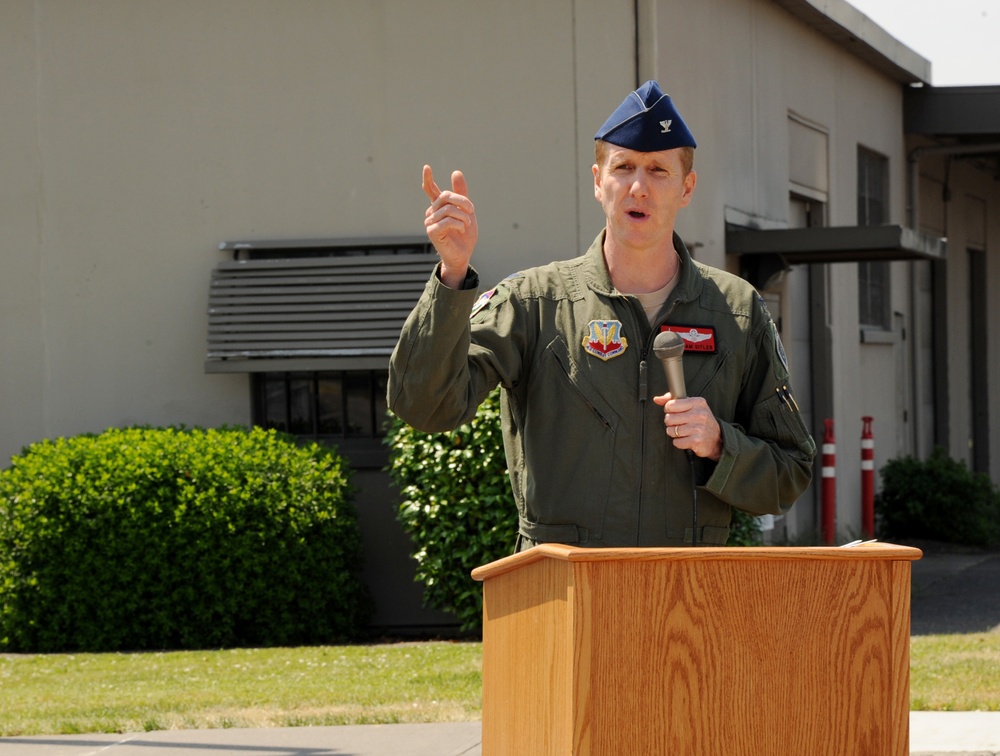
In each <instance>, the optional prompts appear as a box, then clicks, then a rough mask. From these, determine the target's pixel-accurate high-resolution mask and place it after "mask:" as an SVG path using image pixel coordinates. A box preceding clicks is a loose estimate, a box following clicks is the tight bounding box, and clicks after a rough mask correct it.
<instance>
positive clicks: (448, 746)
mask: <svg viewBox="0 0 1000 756" xmlns="http://www.w3.org/2000/svg"><path fill="white" fill-rule="evenodd" d="M917 545H918V546H920V547H921V548H924V558H923V559H922V560H920V561H918V562H914V563H913V593H912V602H911V616H912V619H911V628H912V633H913V634H914V635H921V634H927V633H956V632H957V633H967V632H1000V552H984V551H978V550H956V549H946V548H943V549H942V548H935V547H933V546H932V545H930V546H929V545H926V544H917ZM480 742H481V726H480V723H479V722H453V723H444V724H397V725H362V726H341V727H294V728H273V729H260V730H252V729H227V730H166V731H163V730H161V731H155V732H145V733H133V734H124V735H96V734H94V735H91V734H86V735H58V736H52V735H48V736H38V737H11V738H0V756H199V753H198V752H199V751H200V752H202V754H201V756H481V745H480ZM910 753H911V754H912V755H913V756H945V755H947V756H957V755H958V754H964V755H965V756H987V755H988V756H1000V712H965V711H963V712H911V713H910ZM526 756H530V754H526ZM616 756H617V755H616ZM844 756H850V755H849V754H845V755H844Z"/></svg>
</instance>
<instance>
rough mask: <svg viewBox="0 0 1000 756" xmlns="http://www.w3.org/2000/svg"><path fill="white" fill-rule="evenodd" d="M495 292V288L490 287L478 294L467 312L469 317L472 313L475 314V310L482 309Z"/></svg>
mask: <svg viewBox="0 0 1000 756" xmlns="http://www.w3.org/2000/svg"><path fill="white" fill-rule="evenodd" d="M496 293H497V290H496V289H490V290H489V291H484V292H483V293H482V294H480V295H479V299H477V300H476V302H475V304H473V305H472V312H470V313H469V317H470V318H471V317H472V316H473V315H475V314H476V313H477V312H479V311H480V310H481V309H483V308H484V307H485V306H486V304H487V303H488V302H489V301H490V300H491V299H492V298H493V295H494V294H496Z"/></svg>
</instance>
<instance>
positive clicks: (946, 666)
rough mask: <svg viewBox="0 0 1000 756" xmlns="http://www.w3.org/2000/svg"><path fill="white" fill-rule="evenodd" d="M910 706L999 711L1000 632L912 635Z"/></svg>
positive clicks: (937, 709)
mask: <svg viewBox="0 0 1000 756" xmlns="http://www.w3.org/2000/svg"><path fill="white" fill-rule="evenodd" d="M910 708H911V709H913V710H917V711H976V710H981V711H1000V631H994V632H991V633H970V634H968V635H920V636H914V637H913V638H911V639H910Z"/></svg>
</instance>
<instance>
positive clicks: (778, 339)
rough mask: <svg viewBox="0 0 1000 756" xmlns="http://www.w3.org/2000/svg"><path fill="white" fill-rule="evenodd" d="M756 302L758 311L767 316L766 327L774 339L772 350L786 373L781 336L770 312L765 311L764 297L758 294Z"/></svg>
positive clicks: (785, 357) (785, 355)
mask: <svg viewBox="0 0 1000 756" xmlns="http://www.w3.org/2000/svg"><path fill="white" fill-rule="evenodd" d="M757 301H758V302H759V303H760V309H761V310H763V311H764V314H765V315H766V316H767V322H768V325H770V327H771V336H773V337H774V348H775V351H777V353H778V359H779V360H781V366H782V367H783V368H785V372H786V373H787V372H788V355H787V354H785V345H784V344H782V343H781V336H780V335H779V333H778V326H777V325H775V323H774V318H772V317H771V311H770V310H768V309H767V302H765V301H764V297H762V296H761V295H760V294H758V295H757Z"/></svg>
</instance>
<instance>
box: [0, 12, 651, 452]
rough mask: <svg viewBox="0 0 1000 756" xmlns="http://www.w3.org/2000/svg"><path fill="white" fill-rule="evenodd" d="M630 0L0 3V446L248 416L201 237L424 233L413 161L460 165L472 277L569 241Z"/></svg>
mask: <svg viewBox="0 0 1000 756" xmlns="http://www.w3.org/2000/svg"><path fill="white" fill-rule="evenodd" d="M630 9H631V3H630V2H624V1H623V0H614V1H613V2H607V1H606V0H601V1H598V0H566V1H565V2H559V3H542V4H538V3H534V2H528V1H527V0H524V1H523V2H504V3H464V4H463V3H459V4H455V3H448V2H439V1H435V0H422V1H421V2H419V3H413V2H407V1H406V0H397V1H395V2H393V1H386V2H365V3H349V2H311V1H308V2H307V1H305V0H303V1H293V2H283V3H274V2H269V1H268V2H264V1H263V0H212V1H211V2H200V1H199V2H160V0H138V1H137V0H94V1H93V2H87V3H68V4H67V3H63V2H58V1H56V0H49V1H47V0H10V1H9V2H4V3H3V4H2V5H0V35H2V41H3V44H2V45H0V70H2V71H3V72H4V74H3V79H2V81H3V87H4V91H3V95H4V108H3V116H2V120H0V124H2V126H0V156H2V157H0V161H2V163H0V165H2V168H3V170H2V171H0V176H2V179H0V192H2V195H0V197H2V200H3V201H2V202H0V212H2V213H3V221H4V222H3V223H0V250H2V255H3V258H4V261H5V271H4V276H3V277H2V279H0V308H2V310H0V312H2V314H3V327H2V329H0V339H2V341H0V347H2V349H3V355H4V359H3V363H4V365H3V368H2V373H0V395H2V397H3V401H2V403H0V458H2V459H5V460H6V459H9V457H10V455H12V454H14V453H16V452H17V451H19V450H20V448H21V447H22V446H23V445H25V444H27V443H30V442H33V441H36V440H38V439H41V438H43V437H51V436H60V435H71V434H76V433H80V432H96V431H100V430H102V429H104V428H106V427H109V426H120V425H125V424H130V423H150V424H173V423H185V424H188V425H205V426H214V425H218V424H222V423H245V422H248V421H249V408H250V397H249V382H248V380H247V378H246V377H245V376H240V375H206V374H205V372H204V369H203V361H204V356H205V338H206V322H207V316H206V307H207V293H208V281H209V273H210V271H211V269H212V268H213V266H214V265H215V264H216V262H217V261H219V260H220V259H222V258H223V253H221V252H219V251H218V248H217V247H218V244H219V243H220V242H222V241H224V240H232V239H259V238H272V239H273V238H287V239H302V238H311V237H313V238H315V237H327V238H328V237H365V236H385V235H402V234H422V233H423V223H422V221H423V211H424V208H425V206H426V200H425V197H424V196H423V194H422V192H421V190H420V171H421V166H422V164H423V163H424V162H428V163H430V164H432V165H433V167H434V168H435V170H436V176H437V178H438V180H439V181H440V182H441V183H442V184H446V183H447V182H448V181H449V178H448V177H449V174H450V172H451V171H452V170H454V169H457V168H460V169H462V170H464V171H465V172H466V175H467V178H468V180H469V184H470V187H471V192H472V193H473V197H474V200H475V202H476V203H477V205H478V207H479V210H480V212H479V216H480V223H481V236H482V244H481V246H480V249H479V252H478V255H477V262H478V264H479V266H480V268H481V270H482V273H483V278H484V280H486V281H490V280H496V279H499V278H500V277H502V276H505V275H507V274H508V273H510V272H512V271H514V270H516V269H518V268H521V267H524V266H526V265H529V264H533V263H535V262H537V261H539V260H543V259H547V258H549V257H553V256H571V255H573V254H576V252H577V250H578V249H579V248H580V246H581V244H585V243H589V241H590V238H591V237H592V235H593V234H594V233H596V231H597V230H598V228H599V208H598V207H597V205H596V203H595V202H594V201H593V195H592V191H590V189H589V187H590V174H589V166H590V163H591V162H592V159H593V158H592V154H593V152H592V151H593V144H592V137H593V132H594V131H595V130H596V128H597V127H598V126H599V125H600V123H601V121H602V120H603V118H604V116H605V114H606V112H607V111H608V110H609V108H610V107H613V103H614V104H617V102H618V101H619V100H620V99H621V97H622V96H623V92H627V91H628V89H629V88H631V86H632V85H633V83H634V81H633V79H634V42H633V40H634V24H633V21H632V17H631V15H630ZM574 177H575V178H576V180H574ZM588 191H589V192H590V193H589V194H588ZM585 215H586V217H584V216H585ZM584 237H586V238H584Z"/></svg>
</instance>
